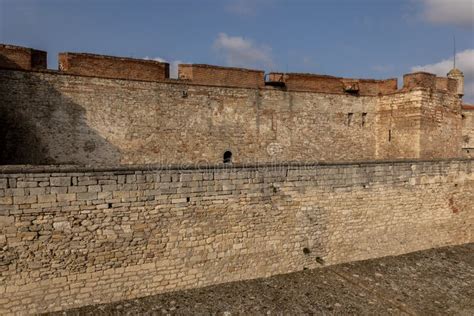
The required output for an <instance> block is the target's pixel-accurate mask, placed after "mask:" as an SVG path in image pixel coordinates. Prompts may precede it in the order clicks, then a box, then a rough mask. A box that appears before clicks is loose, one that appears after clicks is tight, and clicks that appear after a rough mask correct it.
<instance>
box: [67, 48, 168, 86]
mask: <svg viewBox="0 0 474 316" xmlns="http://www.w3.org/2000/svg"><path fill="white" fill-rule="evenodd" d="M58 59H59V69H60V70H61V71H63V72H65V73H70V74H74V75H83V76H94V77H105V78H117V79H130V80H145V81H160V80H164V79H167V78H169V64H168V63H162V62H158V61H154V60H143V59H133V58H123V57H111V56H103V55H94V54H78V53H60V54H59V57H58Z"/></svg>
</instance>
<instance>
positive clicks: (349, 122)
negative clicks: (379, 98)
mask: <svg viewBox="0 0 474 316" xmlns="http://www.w3.org/2000/svg"><path fill="white" fill-rule="evenodd" d="M353 116H354V113H347V126H351V123H352V117H353Z"/></svg>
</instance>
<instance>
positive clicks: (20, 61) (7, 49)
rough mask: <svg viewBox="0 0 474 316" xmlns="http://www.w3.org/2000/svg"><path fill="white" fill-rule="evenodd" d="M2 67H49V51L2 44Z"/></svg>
mask: <svg viewBox="0 0 474 316" xmlns="http://www.w3.org/2000/svg"><path fill="white" fill-rule="evenodd" d="M0 68H4V69H21V70H39V69H46V68H47V53H46V52H44V51H42V50H37V49H32V48H27V47H21V46H14V45H5V44H0Z"/></svg>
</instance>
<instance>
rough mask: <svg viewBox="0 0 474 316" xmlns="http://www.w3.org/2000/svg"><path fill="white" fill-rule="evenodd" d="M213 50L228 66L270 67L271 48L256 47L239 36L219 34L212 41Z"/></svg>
mask: <svg viewBox="0 0 474 316" xmlns="http://www.w3.org/2000/svg"><path fill="white" fill-rule="evenodd" d="M213 47H214V49H215V50H216V51H217V52H218V53H219V54H220V55H221V56H222V57H223V58H224V60H225V63H226V64H227V65H228V66H236V67H261V66H264V67H272V66H273V62H272V57H271V51H272V50H271V48H270V47H268V46H265V45H256V44H255V43H253V42H252V41H251V40H249V39H245V38H243V37H240V36H229V35H227V34H226V33H219V35H218V36H217V39H216V40H215V41H214V45H213Z"/></svg>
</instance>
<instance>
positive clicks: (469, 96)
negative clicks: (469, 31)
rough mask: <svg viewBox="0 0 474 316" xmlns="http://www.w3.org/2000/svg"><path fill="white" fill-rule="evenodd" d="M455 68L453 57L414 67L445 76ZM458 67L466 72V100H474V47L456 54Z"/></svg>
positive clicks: (414, 69)
mask: <svg viewBox="0 0 474 316" xmlns="http://www.w3.org/2000/svg"><path fill="white" fill-rule="evenodd" d="M452 68H453V58H448V59H444V60H442V61H440V62H437V63H434V64H429V65H424V66H415V67H412V69H411V70H412V71H426V72H430V73H434V74H436V75H438V76H443V77H445V76H446V74H447V73H448V72H449V70H451V69H452ZM456 68H459V69H460V70H461V71H462V72H463V73H464V82H465V84H464V100H465V101H466V102H469V103H473V102H474V49H466V50H464V51H462V52H459V53H457V54H456Z"/></svg>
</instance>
